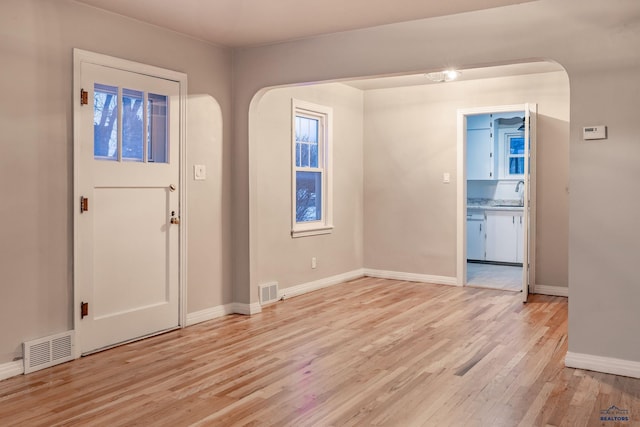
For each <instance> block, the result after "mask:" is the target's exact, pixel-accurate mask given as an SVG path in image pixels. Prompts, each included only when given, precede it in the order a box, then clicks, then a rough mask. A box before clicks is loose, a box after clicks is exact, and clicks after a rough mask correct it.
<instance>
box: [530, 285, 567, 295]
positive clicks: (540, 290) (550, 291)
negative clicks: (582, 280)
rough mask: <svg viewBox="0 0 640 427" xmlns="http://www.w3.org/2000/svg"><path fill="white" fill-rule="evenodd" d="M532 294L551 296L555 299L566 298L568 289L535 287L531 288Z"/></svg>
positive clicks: (561, 287)
mask: <svg viewBox="0 0 640 427" xmlns="http://www.w3.org/2000/svg"><path fill="white" fill-rule="evenodd" d="M533 293H534V294H543V295H552V296H555V297H568V296H569V288H568V287H566V286H547V285H535V286H534V287H533Z"/></svg>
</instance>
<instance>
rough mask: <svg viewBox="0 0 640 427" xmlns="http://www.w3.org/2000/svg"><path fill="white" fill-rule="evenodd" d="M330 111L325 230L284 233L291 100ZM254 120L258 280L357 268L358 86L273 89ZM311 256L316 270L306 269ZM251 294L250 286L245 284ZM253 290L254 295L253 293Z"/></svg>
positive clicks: (308, 278) (301, 278)
mask: <svg viewBox="0 0 640 427" xmlns="http://www.w3.org/2000/svg"><path fill="white" fill-rule="evenodd" d="M292 98H295V99H297V100H301V101H306V102H312V103H314V104H319V105H323V106H327V107H331V108H332V109H333V222H334V227H335V228H334V229H333V232H332V233H331V234H325V235H319V236H307V237H298V238H292V237H291V99H292ZM252 120H255V122H256V123H255V127H254V129H255V132H256V138H257V144H256V150H257V153H256V154H257V155H256V163H255V164H254V165H253V167H254V168H255V170H256V174H257V175H256V185H257V186H256V191H255V196H256V204H257V211H256V215H257V217H256V224H257V227H256V234H257V236H256V241H255V242H256V247H255V248H254V249H253V250H254V253H255V256H256V260H257V263H258V273H257V278H256V281H257V283H258V284H263V283H266V282H271V281H277V282H278V283H279V285H280V289H281V291H282V290H283V289H285V288H287V287H290V286H293V285H300V284H304V283H308V282H312V281H314V280H319V279H324V278H327V277H330V276H334V275H337V274H342V273H346V272H350V271H353V270H356V269H361V268H362V263H363V251H362V240H363V239H362V215H363V201H362V179H363V172H362V129H363V127H362V126H363V118H362V92H361V91H360V90H358V89H354V88H351V87H348V86H345V85H342V84H337V83H334V84H324V85H314V86H303V87H291V88H280V89H273V90H270V91H268V92H266V94H264V96H263V97H262V98H261V99H260V101H259V104H258V106H257V108H256V110H255V112H254V113H253V115H252ZM311 257H316V259H317V268H316V269H312V268H311ZM251 291H252V293H256V292H257V289H252V290H251ZM256 295H257V294H256Z"/></svg>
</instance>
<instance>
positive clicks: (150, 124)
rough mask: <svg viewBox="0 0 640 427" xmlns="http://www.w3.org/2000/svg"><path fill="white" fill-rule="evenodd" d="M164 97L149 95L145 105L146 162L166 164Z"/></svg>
mask: <svg viewBox="0 0 640 427" xmlns="http://www.w3.org/2000/svg"><path fill="white" fill-rule="evenodd" d="M167 103H168V99H167V97H166V96H165V95H156V94H154V93H150V94H149V101H148V103H147V153H148V161H149V162H154V163H168V161H169V156H168V151H169V144H168V135H169V115H168V112H167Z"/></svg>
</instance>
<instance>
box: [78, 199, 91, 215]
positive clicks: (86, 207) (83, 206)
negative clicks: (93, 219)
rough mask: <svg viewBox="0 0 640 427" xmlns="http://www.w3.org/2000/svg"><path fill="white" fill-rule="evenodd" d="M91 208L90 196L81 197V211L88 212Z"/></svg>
mask: <svg viewBox="0 0 640 427" xmlns="http://www.w3.org/2000/svg"><path fill="white" fill-rule="evenodd" d="M88 210H89V198H88V197H84V196H82V197H80V213H83V212H86V211H88Z"/></svg>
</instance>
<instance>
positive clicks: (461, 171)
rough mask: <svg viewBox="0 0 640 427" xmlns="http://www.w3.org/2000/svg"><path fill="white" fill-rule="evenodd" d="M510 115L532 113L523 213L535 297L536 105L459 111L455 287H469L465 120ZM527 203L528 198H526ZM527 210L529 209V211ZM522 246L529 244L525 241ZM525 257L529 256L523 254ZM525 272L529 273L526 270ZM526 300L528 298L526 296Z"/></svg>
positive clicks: (524, 266)
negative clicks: (469, 117)
mask: <svg viewBox="0 0 640 427" xmlns="http://www.w3.org/2000/svg"><path fill="white" fill-rule="evenodd" d="M511 111H514V112H515V111H530V112H531V117H530V123H531V126H530V129H531V131H530V133H529V137H530V141H531V151H530V162H531V163H530V171H529V172H530V175H529V176H530V178H529V179H528V180H527V179H526V177H525V180H524V181H525V188H524V190H523V191H524V192H525V195H526V194H527V192H528V194H529V199H528V201H527V200H525V208H524V210H525V211H524V212H523V220H525V225H526V220H527V219H528V220H529V224H530V228H529V233H528V236H527V235H526V233H523V235H524V236H526V237H528V241H529V247H528V251H527V252H528V255H529V288H528V291H529V292H528V293H533V290H534V289H535V253H536V251H535V247H536V246H535V235H536V234H535V224H536V216H535V212H536V209H535V206H536V184H535V182H536V175H535V171H536V167H535V164H536V163H535V160H536V149H535V144H536V117H535V116H536V114H537V106H536V104H515V105H499V106H493V107H476V108H463V109H459V110H458V117H457V149H456V152H457V174H456V175H457V180H458V183H457V184H458V185H457V191H456V193H457V233H456V234H457V240H458V241H457V245H456V246H457V260H456V266H457V268H456V283H457V285H458V286H465V285H466V283H467V132H466V130H467V120H466V116H469V115H473V114H490V113H508V112H511ZM525 199H526V198H525ZM527 207H528V209H527ZM523 240H524V242H523V245H526V244H527V241H526V239H523ZM523 253H526V252H523ZM523 268H526V260H523ZM525 271H526V270H525ZM523 298H526V295H523ZM525 301H526V299H525Z"/></svg>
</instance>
